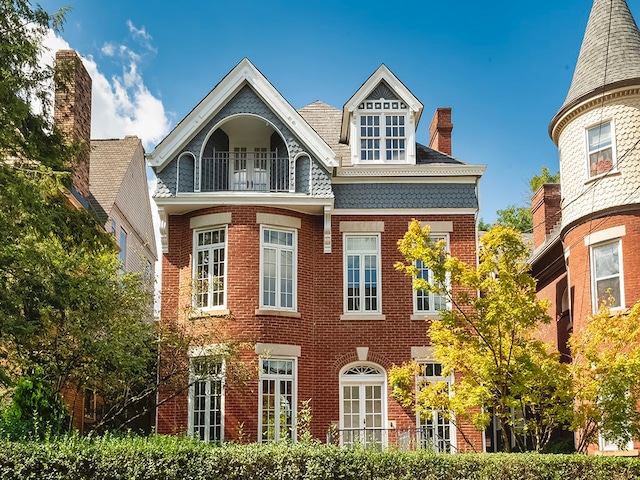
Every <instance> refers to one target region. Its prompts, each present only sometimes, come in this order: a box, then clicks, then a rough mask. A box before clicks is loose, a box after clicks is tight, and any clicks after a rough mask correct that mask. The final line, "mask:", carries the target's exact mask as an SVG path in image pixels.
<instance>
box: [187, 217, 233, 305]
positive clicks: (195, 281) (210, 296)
mask: <svg viewBox="0 0 640 480" xmlns="http://www.w3.org/2000/svg"><path fill="white" fill-rule="evenodd" d="M214 231H223V232H224V242H217V243H215V244H209V245H202V246H201V245H198V236H199V235H200V234H203V233H208V232H214ZM228 240H229V232H228V228H227V225H215V226H208V227H205V228H198V229H194V230H193V253H192V264H193V272H192V278H193V284H194V288H193V295H192V305H193V307H194V308H196V309H197V310H203V311H208V310H224V309H226V305H227V290H228V288H227V284H228V282H227V279H228V277H227V268H228V261H227V257H228V254H229V249H228ZM220 248H223V249H224V258H223V259H222V262H224V268H223V270H224V272H223V275H222V282H223V287H222V303H219V304H213V303H212V300H213V298H214V295H217V294H218V292H217V291H215V292H214V290H213V287H214V283H215V282H213V281H212V275H213V273H212V270H213V269H211V270H210V274H209V277H210V278H209V279H208V280H207V281H208V282H209V286H208V287H207V294H208V299H207V304H206V305H201V304H200V302H199V299H198V296H199V292H198V282H199V279H198V253H199V252H203V251H208V252H209V257H210V258H211V259H213V253H214V250H219V249H220ZM212 262H213V260H211V263H210V265H211V264H212Z"/></svg>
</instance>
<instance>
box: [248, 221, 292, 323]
mask: <svg viewBox="0 0 640 480" xmlns="http://www.w3.org/2000/svg"><path fill="white" fill-rule="evenodd" d="M277 216H280V215H277ZM281 217H282V218H288V217H284V216H281ZM298 220H299V219H298ZM265 230H270V231H275V232H284V233H288V234H291V235H292V239H291V243H292V245H291V247H290V248H289V247H288V246H281V245H275V244H274V245H273V248H275V250H276V252H280V251H281V249H282V250H287V251H291V252H292V253H293V255H292V259H291V261H292V263H293V265H292V269H293V279H292V281H293V285H292V292H291V294H292V298H291V303H292V305H291V307H285V306H282V305H280V295H279V293H280V290H279V285H280V280H281V277H280V276H278V273H282V272H279V266H278V265H276V292H275V293H276V304H275V305H265V304H264V295H263V294H264V292H263V288H264V283H263V282H264V250H265V248H266V245H265V243H264V231H265ZM276 257H277V258H279V255H276ZM259 275H260V278H259V289H260V290H259V292H260V293H259V295H260V298H259V300H258V303H259V305H260V307H259V309H258V310H260V311H268V310H274V312H297V311H298V230H297V229H295V228H293V229H292V228H282V227H272V226H270V225H260V268H259Z"/></svg>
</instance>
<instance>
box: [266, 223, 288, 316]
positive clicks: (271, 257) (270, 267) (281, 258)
mask: <svg viewBox="0 0 640 480" xmlns="http://www.w3.org/2000/svg"><path fill="white" fill-rule="evenodd" d="M261 243H262V261H261V267H262V272H261V292H262V295H261V307H263V308H274V309H282V310H296V277H297V271H296V270H297V267H296V243H297V242H296V232H295V230H283V229H276V228H270V227H262V238H261Z"/></svg>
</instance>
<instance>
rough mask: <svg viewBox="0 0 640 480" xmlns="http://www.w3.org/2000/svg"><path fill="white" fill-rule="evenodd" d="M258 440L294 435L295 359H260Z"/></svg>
mask: <svg viewBox="0 0 640 480" xmlns="http://www.w3.org/2000/svg"><path fill="white" fill-rule="evenodd" d="M259 372H260V391H259V398H260V403H259V412H258V419H259V428H258V441H260V442H271V441H277V440H293V439H295V428H294V426H295V422H296V414H297V411H296V410H297V409H296V402H297V400H296V396H297V385H296V361H295V359H287V358H261V359H260V366H259Z"/></svg>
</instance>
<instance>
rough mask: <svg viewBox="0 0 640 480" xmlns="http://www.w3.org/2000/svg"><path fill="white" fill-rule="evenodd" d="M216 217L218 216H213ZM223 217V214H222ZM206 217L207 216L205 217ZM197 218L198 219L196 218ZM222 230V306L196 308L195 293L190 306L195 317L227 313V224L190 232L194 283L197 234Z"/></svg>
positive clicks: (209, 226) (193, 278)
mask: <svg viewBox="0 0 640 480" xmlns="http://www.w3.org/2000/svg"><path fill="white" fill-rule="evenodd" d="M213 215H218V214H213ZM222 215H224V214H222ZM205 216H207V215H205ZM196 218H198V217H196ZM220 229H221V230H224V290H223V292H222V304H221V305H213V306H206V307H198V306H197V301H196V294H195V292H193V293H192V295H191V298H192V299H191V305H192V306H193V308H194V309H195V311H196V312H195V314H196V316H197V315H198V313H200V312H203V313H213V314H215V313H217V312H218V313H219V314H222V312H227V311H228V310H227V293H228V291H229V284H228V283H229V228H228V225H227V224H222V225H207V226H206V227H203V228H198V229H195V228H194V229H193V231H192V245H191V279H192V281H193V282H195V281H196V273H197V272H196V268H197V255H196V249H197V246H198V245H197V242H198V234H199V233H202V232H207V231H212V230H220ZM211 295H212V291H209V296H211Z"/></svg>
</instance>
